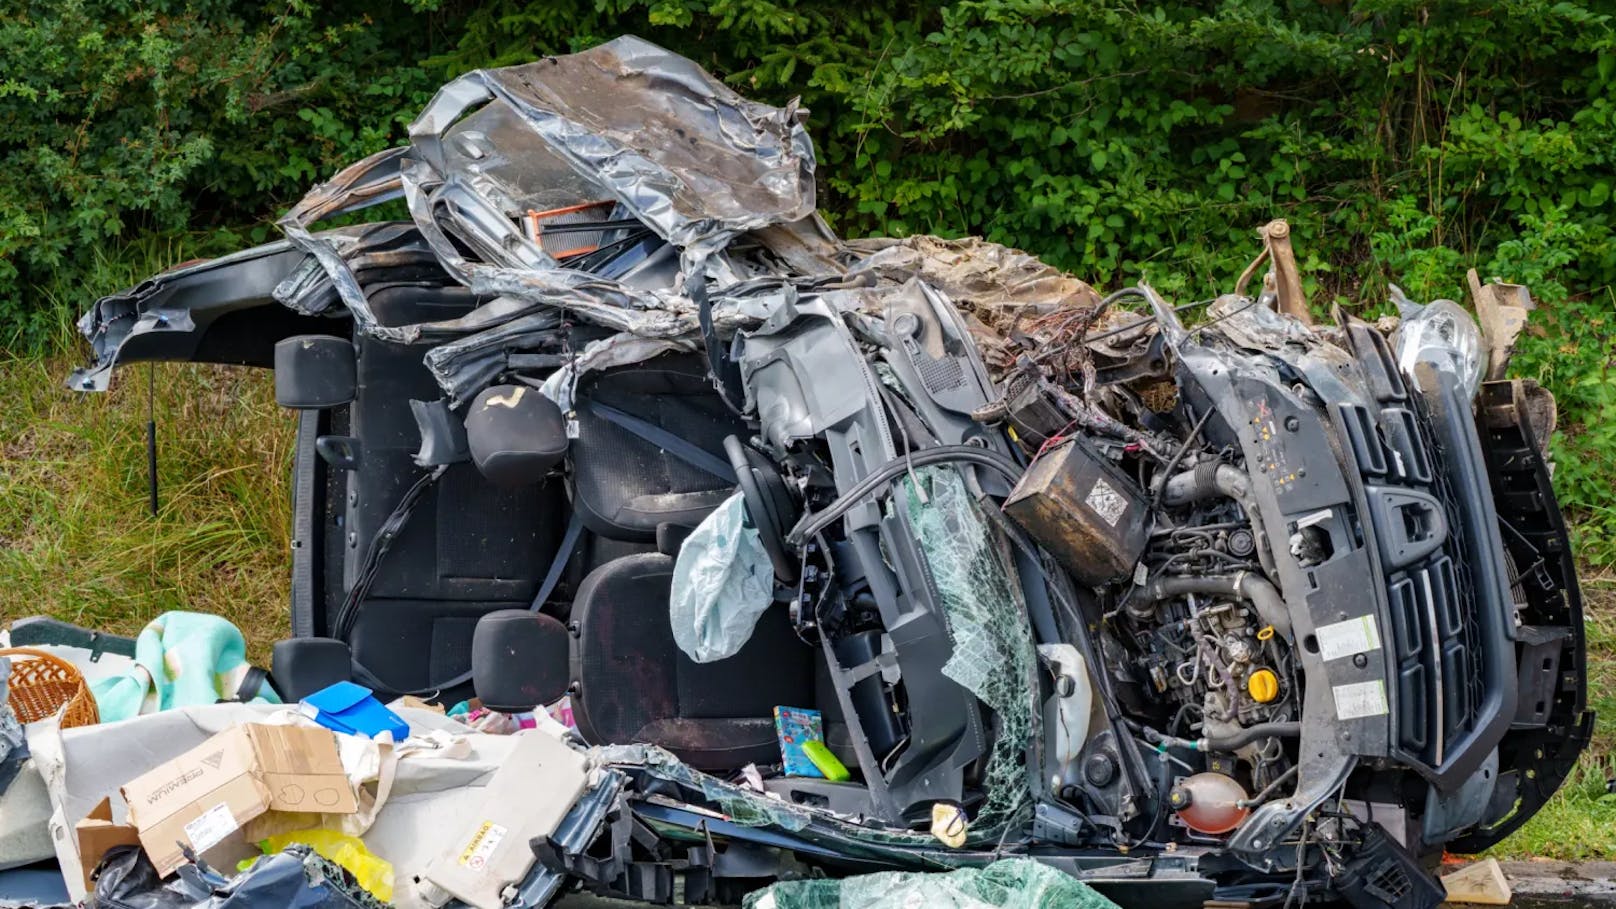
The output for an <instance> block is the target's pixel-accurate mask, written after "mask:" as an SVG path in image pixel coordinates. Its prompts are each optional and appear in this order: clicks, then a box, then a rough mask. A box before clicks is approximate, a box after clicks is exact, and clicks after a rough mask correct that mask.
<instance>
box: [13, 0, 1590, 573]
mask: <svg viewBox="0 0 1616 909" xmlns="http://www.w3.org/2000/svg"><path fill="white" fill-rule="evenodd" d="M1604 6H1605V5H1596V4H1592V3H1586V4H1585V3H1577V2H1558V3H1552V4H1545V3H1538V2H1530V0H1502V2H1480V0H1453V2H1445V3H1433V2H1429V0H1418V2H1417V0H1353V2H1346V0H1328V2H1319V0H1238V2H1231V0H1216V2H1214V0H1195V2H1188V3H1166V2H1155V0H962V2H955V3H949V4H939V3H933V2H924V0H921V2H915V0H910V2H904V3H898V4H845V3H842V2H829V0H487V2H482V3H474V2H467V0H411V2H410V3H409V4H408V5H407V6H402V7H394V8H392V9H389V10H387V11H386V13H385V14H383V13H382V12H381V11H379V10H377V8H376V7H375V6H374V5H362V4H360V3H358V2H354V0H338V2H335V3H330V4H325V5H320V6H315V5H312V4H309V3H307V2H306V0H292V2H291V3H289V4H288V5H286V6H284V7H274V6H271V7H263V6H255V5H251V4H244V3H239V2H229V0H203V2H198V3H179V2H175V0H153V2H148V3H143V4H139V5H134V6H132V5H130V4H127V3H125V2H123V0H68V2H65V3H61V4H45V3H39V2H35V3H31V4H30V3H14V4H12V5H11V6H9V7H7V9H6V11H4V12H0V42H3V44H4V46H5V47H7V48H8V53H7V54H6V55H5V56H4V59H0V122H5V123H7V125H8V129H7V131H6V133H5V135H4V136H0V166H3V167H4V173H5V177H4V178H3V179H0V326H3V327H0V345H4V344H10V345H11V346H38V345H39V344H41V343H44V342H45V341H46V340H48V337H49V335H50V333H51V331H52V329H53V326H57V325H59V324H60V321H61V316H60V312H61V311H62V310H64V309H68V310H72V309H77V308H79V307H81V306H82V305H83V304H84V303H85V302H87V300H88V298H89V297H91V296H93V295H94V294H95V293H97V292H100V291H105V290H108V289H110V288H109V287H107V286H104V284H102V283H101V280H102V279H104V277H105V276H106V275H108V274H115V273H118V272H119V269H118V268H108V267H106V264H107V263H108V262H109V261H111V262H113V263H116V262H118V261H121V258H120V257H121V252H120V250H122V249H123V248H124V246H125V245H126V244H129V243H131V242H134V240H135V238H137V237H141V236H143V235H150V234H154V233H155V234H158V235H162V236H164V237H168V238H171V239H173V241H174V246H175V247H176V248H183V249H184V250H185V251H186V252H187V253H197V254H201V253H208V252H216V251H220V250H222V249H226V248H229V247H232V246H237V245H240V244H242V243H245V242H252V241H257V240H261V239H264V238H267V237H268V236H270V235H272V229H271V228H270V227H269V226H268V222H269V220H270V219H271V218H272V217H273V215H274V214H275V213H276V212H278V211H279V210H280V209H282V208H284V207H285V206H286V205H287V204H288V203H289V202H290V201H291V200H292V199H294V198H296V196H297V195H299V194H300V193H301V191H302V190H303V189H305V188H306V187H307V186H308V185H309V184H310V183H312V182H315V181H316V180H318V179H320V178H322V177H323V176H325V175H327V174H329V173H330V172H331V171H332V170H334V169H335V168H336V167H337V166H339V165H341V164H343V163H345V162H347V161H351V160H353V159H355V158H358V157H360V156H361V155H363V154H366V153H369V152H372V151H375V150H377V149H380V148H383V147H385V146H387V145H389V144H393V143H397V142H399V141H401V140H402V137H403V131H404V126H405V124H406V123H407V122H408V119H409V118H410V117H411V116H412V115H413V113H414V112H415V111H417V110H419V108H420V107H421V105H422V104H423V103H424V101H425V100H426V99H427V98H428V97H429V96H430V92H431V91H432V90H433V88H435V87H436V85H438V84H439V83H441V82H442V81H443V80H444V79H446V78H448V77H450V76H452V75H455V74H458V73H460V72H463V71H465V70H467V69H470V68H474V67H478V66H489V65H501V64H507V63H513V62H519V61H522V60H526V59H531V58H533V57H535V56H538V55H542V54H546V53H556V52H565V51H570V50H578V49H582V48H584V47H587V46H590V45H593V44H595V43H598V42H600V41H602V40H605V39H607V38H610V37H612V36H614V35H616V34H621V33H625V32H632V33H637V34H641V35H643V36H645V37H647V38H649V39H651V40H654V41H657V42H659V43H662V44H664V45H666V46H668V47H670V48H672V49H674V50H677V51H679V52H681V53H684V54H686V55H688V56H691V57H692V58H694V59H696V60H698V61H700V62H701V63H703V64H704V65H706V66H707V67H709V68H710V69H711V70H713V71H714V72H716V73H719V74H720V75H722V76H723V77H725V78H726V79H728V80H729V81H730V82H731V83H732V84H734V85H735V86H736V87H737V88H739V89H740V90H742V91H743V92H745V93H746V94H749V95H752V96H755V97H760V98H763V99H767V100H772V101H775V102H781V101H784V100H786V99H787V98H789V97H791V96H792V95H795V94H799V93H800V94H801V95H802V97H803V100H804V103H805V104H806V106H807V107H808V108H809V109H810V111H811V112H812V113H811V119H810V124H811V127H812V130H813V133H814V136H815V139H816V141H817V143H818V147H819V153H820V158H821V161H822V167H821V171H820V172H821V182H822V188H823V192H822V196H823V198H822V205H823V208H824V209H825V211H826V212H827V214H829V215H830V216H831V217H832V218H833V219H834V220H835V221H836V223H837V226H838V227H839V229H841V230H842V231H843V232H844V233H847V234H851V235H857V234H865V233H899V234H901V233H906V232H913V231H931V232H936V233H942V234H954V235H958V234H966V233H975V234H982V235H985V236H987V237H990V238H992V239H994V240H998V241H1001V242H1005V243H1009V244H1011V245H1014V246H1019V247H1022V248H1025V249H1027V250H1030V251H1032V252H1035V253H1038V254H1039V255H1042V256H1044V257H1045V258H1047V259H1049V260H1050V261H1052V262H1054V263H1056V264H1058V265H1060V266H1062V267H1065V268H1068V269H1071V270H1073V271H1075V272H1077V273H1079V274H1081V275H1083V276H1085V277H1087V278H1089V279H1091V280H1093V281H1094V282H1096V283H1101V284H1110V283H1116V282H1121V281H1133V280H1137V279H1138V278H1140V277H1145V278H1148V279H1149V280H1150V281H1152V282H1153V283H1155V284H1156V285H1157V286H1158V287H1161V288H1163V289H1164V290H1166V291H1169V292H1171V293H1174V294H1177V295H1181V296H1185V297H1188V298H1195V297H1202V298H1204V297H1208V296H1211V295H1213V294H1215V293H1217V292H1219V291H1222V290H1227V289H1228V288H1229V286H1230V284H1231V283H1232V280H1233V277H1234V276H1235V275H1236V274H1237V273H1238V272H1239V271H1240V269H1241V267H1242V266H1243V265H1244V264H1245V262H1246V261H1247V260H1248V259H1249V258H1250V257H1251V255H1252V254H1253V253H1254V252H1255V250H1256V242H1255V238H1254V235H1253V229H1254V228H1255V227H1257V226H1258V225H1260V224H1262V223H1263V222H1265V221H1267V220H1268V219H1270V218H1273V217H1285V218H1288V219H1289V220H1290V221H1291V224H1292V228H1293V237H1294V239H1295V243H1296V246H1297V249H1298V250H1299V253H1300V254H1301V256H1302V259H1303V266H1304V271H1305V273H1306V285H1307V289H1308V291H1309V293H1310V295H1311V296H1312V299H1313V300H1314V302H1315V304H1317V305H1319V306H1320V307H1325V306H1327V305H1329V304H1331V303H1339V304H1340V305H1342V306H1343V307H1344V308H1345V309H1346V310H1347V311H1348V312H1352V313H1356V314H1360V315H1374V314H1378V313H1380V312H1383V311H1385V296H1386V295H1385V288H1386V284H1387V282H1388V281H1389V280H1396V281H1398V283H1399V285H1400V286H1401V287H1403V289H1404V290H1405V291H1407V292H1408V293H1409V294H1410V296H1412V297H1414V298H1416V299H1431V298H1434V297H1438V296H1444V297H1450V298H1453V299H1458V300H1463V299H1464V296H1463V284H1462V282H1463V276H1464V270H1465V268H1467V267H1469V266H1471V265H1475V266H1478V267H1480V268H1481V269H1482V271H1483V272H1484V273H1486V274H1488V275H1496V276H1498V277H1501V278H1504V279H1506V280H1513V281H1518V282H1521V283H1526V284H1529V285H1531V286H1532V287H1533V289H1534V291H1535V293H1536V294H1537V297H1538V299H1539V300H1540V301H1541V302H1542V304H1543V310H1542V312H1541V313H1540V314H1539V315H1538V317H1537V318H1536V325H1535V328H1534V329H1533V334H1532V335H1531V336H1529V337H1528V338H1527V339H1526V340H1525V341H1524V342H1523V349H1522V354H1521V363H1522V366H1523V368H1525V369H1526V370H1528V371H1529V372H1532V373H1534V374H1537V375H1539V376H1540V377H1542V378H1543V379H1544V380H1545V381H1546V382H1547V383H1548V384H1549V385H1550V386H1551V388H1553V390H1555V391H1556V393H1557V394H1558V395H1559V397H1560V402H1561V405H1562V410H1563V417H1564V419H1563V424H1562V425H1563V427H1564V432H1563V433H1562V436H1561V437H1560V438H1558V439H1557V440H1556V443H1555V444H1556V450H1557V452H1558V455H1559V465H1560V466H1559V471H1560V472H1559V477H1558V481H1559V483H1560V485H1561V487H1562V490H1563V492H1564V495H1565V497H1566V500H1567V502H1568V503H1570V504H1572V505H1573V506H1574V507H1575V508H1576V509H1577V513H1578V515H1579V517H1581V518H1583V519H1584V522H1583V525H1582V526H1583V534H1584V536H1583V545H1584V550H1585V552H1586V553H1588V554H1589V555H1591V556H1594V557H1596V558H1598V559H1601V560H1604V561H1606V562H1616V492H1613V491H1612V490H1611V488H1610V486H1611V484H1610V483H1609V482H1608V481H1602V478H1604V477H1609V476H1611V475H1612V474H1613V473H1616V419H1613V418H1616V400H1613V396H1616V392H1613V391H1612V390H1611V387H1610V384H1609V382H1608V381H1607V378H1608V372H1609V370H1610V368H1611V363H1610V358H1611V356H1612V353H1611V349H1612V344H1611V342H1610V339H1609V333H1610V330H1611V328H1612V327H1613V326H1612V321H1613V315H1612V310H1613V305H1612V303H1613V297H1612V292H1611V285H1612V283H1613V280H1616V240H1613V236H1612V222H1611V216H1610V214H1609V209H1610V207H1611V201H1612V190H1613V186H1612V184H1613V182H1616V163H1613V161H1612V156H1613V154H1616V152H1613V149H1616V40H1613V29H1612V20H1611V17H1610V15H1609V13H1608V12H1606V11H1605V9H1604Z"/></svg>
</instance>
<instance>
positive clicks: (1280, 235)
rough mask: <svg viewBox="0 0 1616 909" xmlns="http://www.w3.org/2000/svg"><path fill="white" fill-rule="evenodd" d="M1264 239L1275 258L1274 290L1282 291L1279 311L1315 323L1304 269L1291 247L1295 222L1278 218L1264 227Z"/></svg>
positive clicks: (1279, 292) (1269, 251) (1308, 323)
mask: <svg viewBox="0 0 1616 909" xmlns="http://www.w3.org/2000/svg"><path fill="white" fill-rule="evenodd" d="M1263 239H1264V240H1265V241H1266V242H1267V244H1268V254H1269V256H1270V257H1271V258H1272V259H1273V263H1274V264H1273V270H1274V290H1275V292H1276V293H1277V294H1278V295H1279V311H1280V312H1282V313H1284V314H1286V315H1288V316H1290V317H1292V318H1294V319H1297V320H1299V321H1301V322H1302V323H1303V324H1304V325H1312V324H1313V315H1312V314H1311V313H1310V312H1308V309H1307V296H1306V295H1305V294H1303V293H1302V273H1301V271H1299V270H1298V269H1297V267H1296V252H1295V250H1293V249H1291V225H1290V223H1289V222H1288V221H1286V220H1285V219H1284V218H1275V219H1274V220H1272V221H1269V222H1268V224H1267V225H1266V226H1264V227H1263Z"/></svg>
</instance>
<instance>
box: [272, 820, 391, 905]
mask: <svg viewBox="0 0 1616 909" xmlns="http://www.w3.org/2000/svg"><path fill="white" fill-rule="evenodd" d="M300 843H301V844H302V845H305V846H308V847H309V848H310V849H313V850H314V851H315V852H318V853H319V854H320V855H321V856H322V857H324V858H326V859H329V860H330V861H333V862H336V863H337V864H338V865H341V866H342V867H343V869H344V870H346V871H347V872H348V873H349V874H351V875H353V876H354V879H355V880H357V881H358V882H359V886H360V887H363V888H364V889H365V892H366V893H369V894H370V895H371V896H374V897H375V898H377V899H379V900H381V901H382V902H384V903H391V902H392V901H393V863H392V862H389V861H387V860H386V859H384V858H382V857H380V856H378V855H375V854H373V853H372V852H371V851H370V850H369V849H367V848H365V843H364V841H363V840H361V839H359V838H358V837H355V836H349V835H347V834H346V833H338V832H337V831H335V830H294V831H293V832H291V833H281V834H277V835H275V836H272V837H270V838H269V839H266V840H263V841H262V842H260V843H259V844H258V848H260V849H262V850H264V853H265V854H266V855H267V854H269V853H272V852H279V851H281V850H282V849H285V848H286V847H287V846H294V845H297V844H300Z"/></svg>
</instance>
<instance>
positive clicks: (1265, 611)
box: [1134, 571, 1291, 640]
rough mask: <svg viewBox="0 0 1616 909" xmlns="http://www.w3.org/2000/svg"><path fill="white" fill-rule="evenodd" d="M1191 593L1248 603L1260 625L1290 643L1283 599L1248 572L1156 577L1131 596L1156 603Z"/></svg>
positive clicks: (1257, 577) (1288, 622) (1287, 613)
mask: <svg viewBox="0 0 1616 909" xmlns="http://www.w3.org/2000/svg"><path fill="white" fill-rule="evenodd" d="M1192 593H1199V594H1212V595H1221V596H1230V597H1240V598H1241V599H1245V600H1249V601H1251V605H1252V607H1253V608H1255V609H1256V610H1257V615H1258V616H1259V617H1261V618H1262V620H1263V622H1265V623H1267V624H1269V625H1272V626H1274V630H1275V631H1276V632H1278V633H1279V635H1280V636H1281V637H1283V638H1285V639H1286V640H1290V639H1291V612H1290V607H1288V606H1286V605H1285V600H1284V598H1283V597H1281V596H1280V595H1279V591H1278V590H1277V589H1275V587H1274V585H1273V584H1270V583H1269V582H1268V579H1267V578H1264V577H1262V576H1261V575H1258V574H1255V573H1253V572H1250V571H1242V572H1240V573H1239V574H1232V575H1201V576H1184V577H1177V576H1172V577H1158V578H1154V579H1152V580H1151V581H1150V583H1148V584H1146V585H1145V586H1144V587H1143V588H1141V589H1139V590H1138V591H1137V592H1136V593H1135V594H1134V595H1135V596H1142V597H1144V598H1145V599H1147V600H1149V601H1151V602H1158V601H1161V600H1167V599H1172V598H1173V597H1180V596H1184V595H1185V594H1192Z"/></svg>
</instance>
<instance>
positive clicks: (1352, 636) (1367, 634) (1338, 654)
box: [1314, 615, 1380, 660]
mask: <svg viewBox="0 0 1616 909" xmlns="http://www.w3.org/2000/svg"><path fill="white" fill-rule="evenodd" d="M1314 636H1315V637H1317V638H1318V641H1319V656H1321V657H1324V658H1325V659H1326V660H1339V659H1341V658H1342V657H1349V656H1352V655H1354V654H1359V653H1368V652H1369V651H1371V650H1379V649H1380V627H1379V626H1378V625H1376V624H1375V617H1374V616H1372V615H1365V616H1359V617H1358V618H1356V619H1348V620H1346V621H1345V622H1335V623H1333V624H1330V625H1320V626H1319V627H1318V628H1317V629H1316V630H1315V631H1314Z"/></svg>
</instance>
